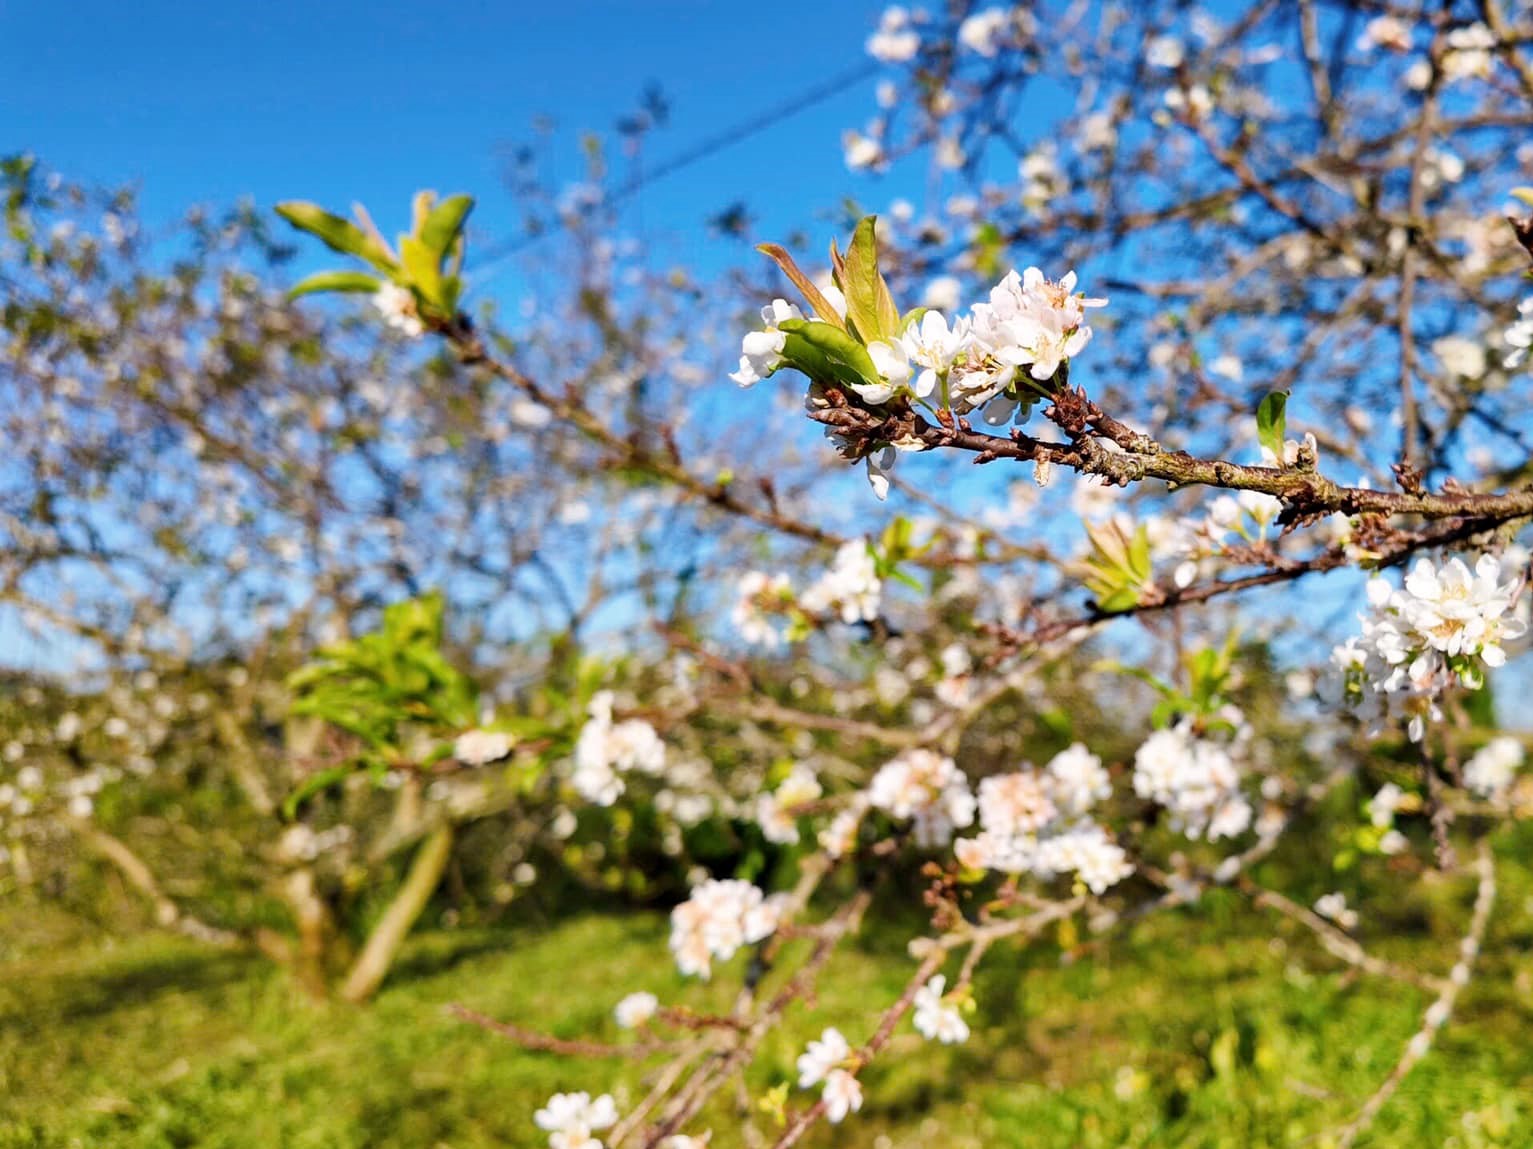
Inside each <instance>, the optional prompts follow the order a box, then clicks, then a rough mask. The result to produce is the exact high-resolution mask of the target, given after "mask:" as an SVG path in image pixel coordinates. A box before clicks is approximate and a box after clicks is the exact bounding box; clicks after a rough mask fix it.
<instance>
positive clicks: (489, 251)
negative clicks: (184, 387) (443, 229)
mask: <svg viewBox="0 0 1533 1149" xmlns="http://www.w3.org/2000/svg"><path fill="white" fill-rule="evenodd" d="M880 67H881V65H880V64H879V63H878V62H877V61H876V60H868V61H864V62H863V63H861V64H859V65H858V66H857V67H855V68H851V69H848V70H847V71H845V72H842V73H840V74H839V75H836V76H832V77H831V78H830V79H829V80H824V81H822V82H821V83H818V84H815V85H814V86H813V87H810V88H807V89H805V90H804V91H802V92H799V93H798V94H796V95H794V96H791V97H789V98H788V99H785V100H781V101H779V102H778V103H777V104H774V105H773V106H772V107H770V108H768V109H767V110H765V111H762V112H758V113H756V114H755V115H754V116H751V117H750V118H749V119H745V120H742V121H741V122H740V123H738V124H736V125H734V126H733V127H730V128H726V129H724V130H723V131H720V132H716V133H714V134H713V135H711V136H707V137H705V138H704V139H702V140H700V141H698V142H697V143H696V144H694V145H692V147H690V148H687V149H686V150H685V151H681V152H678V153H676V154H675V155H674V156H672V157H671V158H670V159H668V160H666V161H665V162H664V163H661V164H658V165H656V166H655V167H653V168H651V169H650V170H649V171H647V172H644V173H643V174H642V175H638V176H635V177H634V178H633V179H630V180H628V181H627V182H626V183H623V184H621V185H619V186H618V187H617V188H616V189H615V190H614V191H613V192H612V193H611V194H610V195H608V196H606V197H605V198H604V199H603V201H602V202H603V205H604V206H606V207H612V206H615V205H617V204H620V203H622V202H624V201H625V200H627V199H630V198H631V197H632V196H634V195H635V194H636V193H637V192H639V191H640V190H641V189H642V188H645V187H648V186H649V185H650V184H652V183H655V182H656V181H657V180H662V179H665V178H666V177H667V176H672V175H675V174H676V173H677V172H679V171H683V170H685V169H687V168H689V167H691V166H692V165H693V164H696V163H700V162H701V161H703V160H705V159H708V158H710V157H712V156H714V155H717V154H718V153H719V152H722V151H724V150H725V149H726V148H730V147H733V146H734V145H735V144H738V143H740V142H742V141H744V140H747V139H750V137H752V136H755V135H759V134H760V133H762V132H764V131H766V130H767V129H768V128H770V127H773V126H775V125H776V124H778V123H780V122H781V121H783V120H786V119H788V118H790V117H792V116H795V115H797V114H798V113H800V112H803V111H807V110H808V109H809V108H812V107H814V106H815V105H816V104H822V103H824V102H825V101H826V100H828V99H830V98H831V97H832V96H837V95H840V94H841V93H842V92H844V91H846V90H847V89H849V88H853V87H855V86H856V85H858V84H860V83H862V82H863V81H864V80H866V79H868V78H869V77H871V76H873V75H874V74H876V73H877V72H878V70H879V68H880ZM554 234H555V233H554V232H553V231H552V230H548V231H539V232H531V233H528V234H526V235H520V236H517V237H515V238H514V239H507V240H502V241H501V242H500V243H495V244H491V245H489V246H488V247H486V248H484V249H483V251H482V252H481V255H480V258H481V259H482V260H484V261H486V262H489V261H493V260H499V259H502V258H504V257H506V256H511V255H515V254H516V253H517V252H519V251H522V250H524V249H525V248H528V247H530V246H532V245H533V244H535V243H537V242H538V241H539V240H543V239H547V238H549V237H550V236H551V235H554ZM482 272H483V265H481V273H482Z"/></svg>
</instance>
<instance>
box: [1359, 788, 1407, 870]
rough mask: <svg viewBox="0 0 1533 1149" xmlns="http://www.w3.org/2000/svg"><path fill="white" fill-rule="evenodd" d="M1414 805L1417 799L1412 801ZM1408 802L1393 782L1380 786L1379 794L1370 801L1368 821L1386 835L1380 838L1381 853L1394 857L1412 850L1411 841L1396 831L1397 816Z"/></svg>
mask: <svg viewBox="0 0 1533 1149" xmlns="http://www.w3.org/2000/svg"><path fill="white" fill-rule="evenodd" d="M1410 800H1411V801H1412V802H1413V803H1414V802H1415V801H1416V799H1414V798H1412V799H1410ZM1406 801H1407V798H1406V793H1405V791H1404V790H1402V789H1400V787H1399V786H1397V785H1395V784H1394V783H1393V782H1386V783H1384V785H1382V786H1380V787H1379V789H1378V793H1376V794H1374V796H1373V797H1372V798H1370V799H1368V820H1369V821H1370V822H1371V823H1372V824H1373V826H1374V828H1375V829H1377V830H1383V831H1385V833H1384V834H1383V835H1382V836H1381V837H1380V838H1379V853H1381V854H1386V855H1389V856H1393V855H1395V854H1403V853H1405V851H1406V850H1408V849H1410V845H1411V844H1410V839H1408V838H1407V837H1406V836H1405V835H1404V834H1402V833H1400V831H1399V830H1397V829H1395V815H1396V814H1397V813H1398V812H1399V811H1400V808H1401V807H1402V806H1403V805H1405V803H1406Z"/></svg>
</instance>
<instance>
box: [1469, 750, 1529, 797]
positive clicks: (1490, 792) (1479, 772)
mask: <svg viewBox="0 0 1533 1149" xmlns="http://www.w3.org/2000/svg"><path fill="white" fill-rule="evenodd" d="M1524 757H1525V752H1524V751H1523V748H1522V743H1521V742H1519V741H1518V740H1517V739H1516V738H1513V737H1511V736H1510V735H1506V734H1503V735H1501V737H1499V738H1492V739H1491V740H1490V741H1489V742H1487V743H1486V744H1485V745H1484V746H1482V747H1480V749H1479V750H1477V751H1475V754H1474V757H1472V758H1471V759H1469V761H1468V762H1467V763H1466V764H1465V765H1464V785H1465V786H1467V787H1468V788H1469V789H1470V790H1472V791H1473V792H1474V793H1475V794H1478V795H1479V796H1480V797H1481V798H1490V799H1492V800H1497V801H1499V800H1500V799H1502V798H1505V797H1506V795H1507V792H1508V791H1509V790H1511V788H1512V782H1513V781H1514V780H1515V779H1516V777H1517V771H1518V770H1519V769H1520V768H1521V767H1522V763H1523V759H1524Z"/></svg>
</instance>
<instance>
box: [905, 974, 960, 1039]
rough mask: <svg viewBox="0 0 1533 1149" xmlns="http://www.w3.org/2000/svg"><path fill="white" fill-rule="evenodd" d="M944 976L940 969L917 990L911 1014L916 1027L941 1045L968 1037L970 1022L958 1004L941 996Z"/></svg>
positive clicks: (945, 983)
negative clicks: (965, 1019) (966, 1019)
mask: <svg viewBox="0 0 1533 1149" xmlns="http://www.w3.org/2000/svg"><path fill="white" fill-rule="evenodd" d="M946 986H947V979H946V978H945V977H943V976H942V975H941V974H940V973H939V974H936V975H935V976H933V977H932V979H931V980H930V981H928V982H927V983H926V984H925V985H923V986H922V987H921V988H920V989H918V990H917V991H916V996H915V1000H914V1002H913V1003H912V1004H913V1006H914V1017H913V1020H914V1022H915V1027H916V1031H917V1032H918V1033H920V1034H921V1035H922V1036H923V1037H925V1038H927V1039H928V1040H931V1041H940V1042H941V1043H942V1044H943V1045H958V1044H962V1043H963V1042H965V1041H968V1040H969V1026H968V1024H967V1023H966V1022H965V1021H964V1019H963V1014H962V1013H960V1012H959V1010H958V1007H957V1006H956V1005H953V1004H952V1003H950V1002H946V1001H944V1000H943V998H942V992H943V990H944V989H945V988H946Z"/></svg>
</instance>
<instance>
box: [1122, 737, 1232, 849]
mask: <svg viewBox="0 0 1533 1149" xmlns="http://www.w3.org/2000/svg"><path fill="white" fill-rule="evenodd" d="M1248 730H1249V727H1242V729H1241V734H1240V735H1237V737H1236V739H1235V740H1234V741H1233V742H1230V743H1222V742H1215V741H1214V740H1212V739H1211V738H1208V737H1204V736H1200V735H1198V734H1197V733H1196V732H1194V730H1193V729H1192V725H1191V724H1190V723H1188V722H1185V721H1184V722H1180V723H1178V724H1177V725H1175V726H1172V727H1169V728H1168V729H1165V730H1157V731H1156V732H1155V733H1153V734H1151V735H1150V736H1149V737H1148V738H1146V739H1145V740H1144V743H1143V745H1141V746H1140V747H1139V750H1138V751H1137V752H1136V753H1135V754H1134V793H1136V794H1138V795H1139V796H1140V797H1141V798H1145V799H1148V800H1149V801H1151V802H1154V803H1156V804H1157V805H1159V806H1163V807H1165V809H1166V810H1167V812H1169V813H1170V815H1171V825H1172V828H1173V829H1176V830H1180V831H1181V832H1182V833H1184V834H1186V835H1187V836H1188V837H1189V838H1203V837H1207V838H1208V839H1209V840H1210V841H1217V840H1218V839H1220V838H1233V837H1235V836H1236V835H1237V834H1241V833H1244V832H1245V830H1246V828H1247V827H1248V826H1250V824H1251V803H1250V802H1248V801H1247V800H1246V798H1245V796H1244V795H1243V794H1242V793H1241V792H1240V780H1241V773H1242V771H1241V768H1240V765H1239V762H1238V760H1237V757H1236V755H1237V754H1238V753H1239V750H1240V747H1241V745H1242V741H1243V737H1244V736H1245V734H1246V731H1248Z"/></svg>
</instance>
